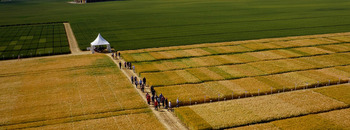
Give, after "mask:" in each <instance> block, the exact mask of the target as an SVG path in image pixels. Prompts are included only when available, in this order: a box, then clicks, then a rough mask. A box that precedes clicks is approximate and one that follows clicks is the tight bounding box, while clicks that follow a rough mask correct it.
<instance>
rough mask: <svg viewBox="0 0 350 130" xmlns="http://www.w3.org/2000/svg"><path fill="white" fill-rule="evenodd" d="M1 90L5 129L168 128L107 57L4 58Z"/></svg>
mask: <svg viewBox="0 0 350 130" xmlns="http://www.w3.org/2000/svg"><path fill="white" fill-rule="evenodd" d="M0 89H1V90H0V106H1V109H0V117H1V118H0V129H22V128H34V129H96V128H104V129H163V126H162V124H161V123H160V122H159V121H158V120H157V118H156V117H155V116H154V115H153V113H152V111H151V110H150V109H149V108H148V107H147V105H146V104H145V103H144V101H143V100H142V99H141V97H140V96H139V95H138V93H137V92H136V91H135V90H134V88H132V86H131V85H130V83H129V81H128V79H127V78H126V76H124V74H123V73H122V72H121V71H120V70H119V68H117V67H116V66H115V64H114V63H113V61H112V60H111V59H110V58H109V57H108V56H106V55H81V56H62V57H55V58H40V59H25V60H20V61H17V60H12V61H2V62H1V64H0ZM136 124H138V125H136Z"/></svg>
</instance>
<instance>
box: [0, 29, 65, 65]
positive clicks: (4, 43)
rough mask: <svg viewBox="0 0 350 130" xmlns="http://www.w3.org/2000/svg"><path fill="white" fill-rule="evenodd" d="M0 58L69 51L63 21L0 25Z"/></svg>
mask: <svg viewBox="0 0 350 130" xmlns="http://www.w3.org/2000/svg"><path fill="white" fill-rule="evenodd" d="M0 30H1V31H0V59H1V60H4V59H14V58H18V56H20V57H21V58H24V57H35V56H45V55H56V54H67V53H70V50H69V44H68V40H67V35H66V32H65V29H64V26H63V23H42V24H28V25H8V26H0Z"/></svg>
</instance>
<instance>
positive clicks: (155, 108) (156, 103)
mask: <svg viewBox="0 0 350 130" xmlns="http://www.w3.org/2000/svg"><path fill="white" fill-rule="evenodd" d="M154 110H156V111H158V102H157V101H156V102H154Z"/></svg>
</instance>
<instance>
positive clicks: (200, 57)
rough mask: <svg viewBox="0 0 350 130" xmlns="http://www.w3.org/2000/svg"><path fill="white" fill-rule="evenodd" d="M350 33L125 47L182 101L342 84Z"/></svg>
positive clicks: (141, 69) (140, 68) (349, 68)
mask: <svg viewBox="0 0 350 130" xmlns="http://www.w3.org/2000/svg"><path fill="white" fill-rule="evenodd" d="M348 42H350V33H339V34H326V35H313V36H302V37H286V38H276V39H262V40H251V41H237V42H226V43H214V44H197V45H189V46H177V47H167V48H154V49H144V50H131V51H122V52H121V53H122V56H123V58H124V59H125V60H126V61H131V62H133V64H134V65H135V67H136V72H137V73H138V74H140V75H141V77H146V78H147V79H148V82H149V83H150V85H153V86H155V89H156V91H157V92H158V93H163V94H164V95H165V96H166V97H167V98H168V99H170V100H171V101H175V100H176V99H177V98H178V99H179V100H180V101H181V103H180V105H188V104H190V103H192V104H194V103H204V102H209V101H210V100H212V101H218V100H224V99H233V98H238V97H246V96H251V95H262V94H271V93H276V92H284V91H290V90H293V89H294V90H295V89H303V88H310V87H320V86H327V85H331V84H338V83H344V82H348V81H349V77H350V59H349V56H350V53H349V52H350V44H349V43H348Z"/></svg>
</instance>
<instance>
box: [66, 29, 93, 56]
mask: <svg viewBox="0 0 350 130" xmlns="http://www.w3.org/2000/svg"><path fill="white" fill-rule="evenodd" d="M63 25H64V28H65V29H66V34H67V38H68V43H69V48H70V51H71V53H72V54H73V55H80V54H89V53H90V52H89V51H84V52H83V51H81V50H80V48H79V46H78V42H77V40H76V39H75V36H74V33H73V30H72V28H71V27H70V24H69V23H63Z"/></svg>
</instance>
